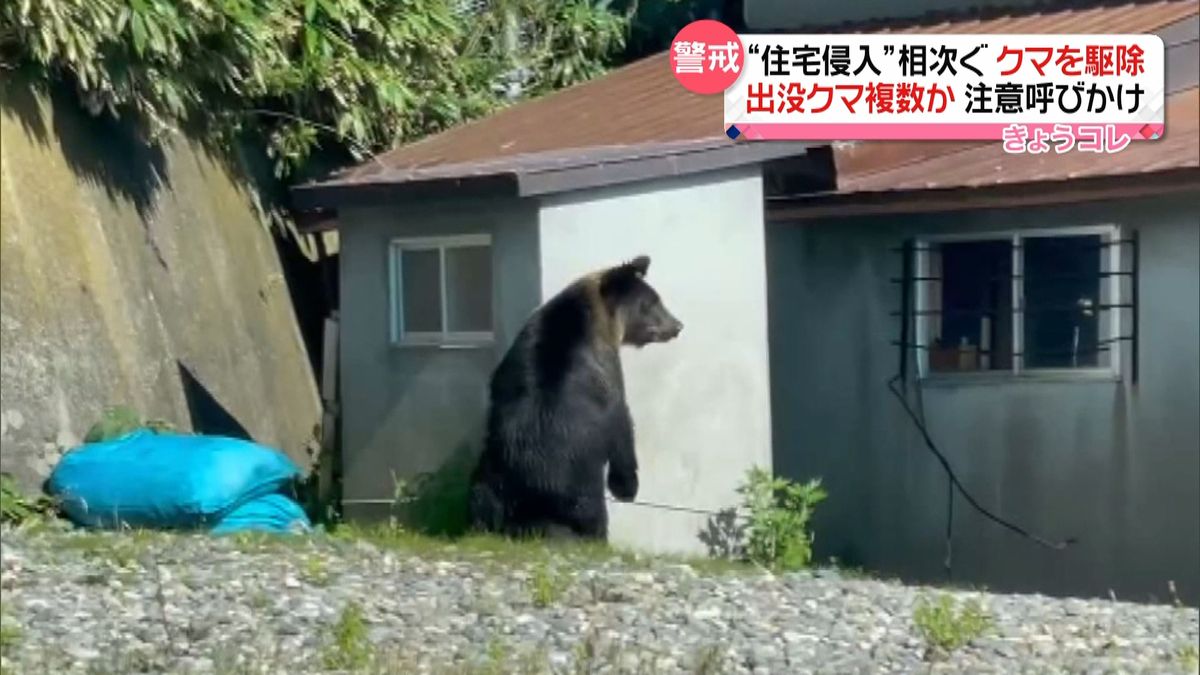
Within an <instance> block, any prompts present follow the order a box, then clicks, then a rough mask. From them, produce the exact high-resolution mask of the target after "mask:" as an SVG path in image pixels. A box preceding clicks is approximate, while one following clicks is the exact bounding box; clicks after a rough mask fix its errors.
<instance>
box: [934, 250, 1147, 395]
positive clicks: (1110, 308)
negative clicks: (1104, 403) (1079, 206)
mask: <svg viewBox="0 0 1200 675" xmlns="http://www.w3.org/2000/svg"><path fill="white" fill-rule="evenodd" d="M1120 243H1121V241H1120V238H1119V232H1118V230H1117V228H1115V227H1093V228H1072V229H1063V230H1050V231H1020V232H1008V233H999V234H977V235H971V236H969V237H967V236H946V237H929V238H926V239H923V240H921V241H918V242H917V244H916V247H915V250H916V256H917V258H916V260H917V265H916V272H917V276H916V278H915V280H914V282H915V290H916V292H915V294H914V295H915V298H916V319H917V320H916V333H917V335H916V337H917V344H919V345H922V349H920V350H919V356H920V366H921V373H922V374H923V375H931V374H932V375H939V374H948V373H964V372H967V373H979V372H986V371H992V372H1009V373H1020V372H1053V371H1063V370H1066V371H1085V370H1090V371H1115V370H1116V367H1117V361H1118V356H1119V354H1120V350H1119V349H1118V346H1119V344H1120V343H1119V340H1120V338H1119V335H1120V316H1121V313H1120V310H1121V308H1123V307H1124V305H1123V304H1122V303H1121V297H1122V295H1123V293H1122V278H1123V277H1122V275H1123V274H1124V273H1123V272H1121V271H1120V270H1121V269H1122V265H1121V256H1122V252H1121V246H1120Z"/></svg>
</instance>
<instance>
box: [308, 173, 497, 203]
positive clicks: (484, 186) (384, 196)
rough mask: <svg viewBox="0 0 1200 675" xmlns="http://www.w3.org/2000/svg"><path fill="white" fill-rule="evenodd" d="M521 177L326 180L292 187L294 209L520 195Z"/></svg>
mask: <svg viewBox="0 0 1200 675" xmlns="http://www.w3.org/2000/svg"><path fill="white" fill-rule="evenodd" d="M517 190H518V183H517V176H516V174H514V173H512V172H498V173H494V174H478V175H472V176H456V177H450V178H427V179H421V180H411V181H394V180H380V181H361V180H356V181H353V182H339V181H336V180H334V181H325V182H320V183H313V184H309V185H299V186H296V187H293V188H292V189H291V195H292V208H293V209H295V210H297V211H315V210H327V209H342V208H356V207H371V206H382V205H387V204H395V203H396V202H398V201H399V202H404V201H411V200H415V199H422V200H429V199H447V198H460V197H463V196H465V194H464V193H469V196H471V197H485V198H486V197H513V196H516V195H517Z"/></svg>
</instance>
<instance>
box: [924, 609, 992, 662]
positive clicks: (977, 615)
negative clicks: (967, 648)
mask: <svg viewBox="0 0 1200 675" xmlns="http://www.w3.org/2000/svg"><path fill="white" fill-rule="evenodd" d="M991 623H992V620H991V617H990V616H989V615H988V614H987V612H985V611H984V609H983V608H982V607H981V606H980V605H979V602H978V601H976V600H974V599H972V600H966V601H965V602H963V603H962V605H961V607H959V606H958V603H956V602H955V601H954V599H953V598H952V597H951V596H950V595H948V594H945V593H943V594H940V595H939V596H938V597H937V599H936V600H930V599H928V598H926V597H922V598H920V599H919V600H918V601H917V604H916V606H915V607H914V608H913V625H915V626H916V628H917V631H918V632H920V634H921V636H922V637H923V638H924V639H925V644H926V646H927V647H928V652H927V656H939V655H945V654H949V653H950V652H953V651H954V650H956V649H959V648H961V647H963V646H964V645H966V644H967V643H969V642H971V641H972V640H974V639H975V638H978V637H980V636H981V635H983V634H984V632H986V631H987V630H988V629H989V628H990V627H991Z"/></svg>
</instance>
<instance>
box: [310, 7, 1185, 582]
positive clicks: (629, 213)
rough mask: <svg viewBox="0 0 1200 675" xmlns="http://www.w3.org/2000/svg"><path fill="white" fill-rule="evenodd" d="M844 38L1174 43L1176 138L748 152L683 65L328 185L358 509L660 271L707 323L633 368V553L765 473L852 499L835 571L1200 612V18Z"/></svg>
mask: <svg viewBox="0 0 1200 675" xmlns="http://www.w3.org/2000/svg"><path fill="white" fill-rule="evenodd" d="M844 30H846V31H850V32H858V31H867V30H886V31H908V32H944V33H1064V32H1086V33H1118V32H1119V33H1126V32H1154V33H1157V34H1159V35H1160V36H1162V37H1163V40H1164V43H1165V44H1166V46H1167V68H1168V82H1167V88H1168V109H1167V111H1166V135H1165V136H1164V137H1163V138H1162V139H1159V140H1157V141H1153V142H1138V143H1134V144H1133V145H1131V146H1130V147H1129V148H1127V149H1126V150H1124V151H1123V152H1121V153H1119V154H1116V155H1110V156H1104V157H1098V156H1095V155H1090V154H1085V153H1080V152H1071V153H1066V154H1061V155H1060V154H1056V153H1050V154H1046V155H1037V156H1035V155H1007V154H1005V153H1003V152H1002V150H1001V148H1000V146H999V143H957V142H954V143H862V144H853V143H851V144H840V143H839V144H833V145H825V146H819V147H814V146H811V145H804V144H799V143H775V142H771V143H753V142H750V143H747V142H744V141H739V142H735V141H730V140H729V139H728V138H725V137H724V136H723V135H722V134H721V131H722V129H721V125H720V119H721V115H722V111H721V105H722V102H721V99H720V97H702V96H695V95H692V94H690V93H688V92H687V91H685V90H684V89H682V87H680V86H679V85H678V84H677V83H676V82H675V81H674V78H673V77H672V76H671V73H670V68H669V66H668V59H667V57H666V55H665V54H663V55H659V56H655V57H651V58H649V59H645V60H643V61H640V62H637V63H634V64H631V65H629V66H626V67H624V68H621V69H618V70H615V71H613V72H612V73H610V74H608V75H606V76H604V77H602V78H599V79H597V80H595V81H592V82H589V83H585V84H581V85H578V86H575V87H572V88H570V89H567V90H564V91H562V92H558V93H555V94H552V95H549V96H546V97H544V98H541V99H538V100H535V101H530V102H526V103H521V104H519V105H515V106H513V107H511V108H508V109H506V110H504V111H501V112H499V113H497V114H495V115H493V116H491V117H489V118H487V119H484V120H480V121H478V122H474V123H471V124H466V125H463V126H461V127H458V128H455V129H451V130H448V131H446V132H444V133H441V134H438V135H436V136H433V137H431V138H429V139H426V140H423V141H420V142H417V143H414V144H411V145H408V146H404V147H401V148H398V149H396V150H395V151H392V152H390V153H387V154H385V155H382V156H380V157H378V158H376V159H374V160H372V161H370V162H367V163H365V164H363V165H360V166H357V167H354V168H352V169H350V170H348V171H346V172H344V173H342V174H339V175H335V176H333V177H331V178H330V179H329V180H326V181H323V182H321V183H317V184H313V185H308V186H303V187H301V188H299V189H297V191H296V199H297V205H298V206H299V207H301V208H324V209H334V210H336V214H337V217H336V221H335V222H336V224H337V227H338V228H339V231H340V237H341V254H342V261H341V282H340V288H341V308H340V311H341V321H342V330H341V333H342V338H341V355H340V359H341V391H342V393H341V397H342V404H341V410H342V413H343V420H342V423H343V436H342V451H343V463H344V474H345V485H344V495H345V510H346V513H347V514H348V515H349V516H351V517H355V516H367V515H370V514H372V513H381V512H386V510H387V508H388V507H389V505H390V504H391V502H392V501H393V495H394V482H393V481H394V478H396V477H404V476H409V475H412V474H414V473H418V472H424V471H433V470H437V469H438V468H439V467H441V466H444V465H445V464H446V463H447V462H448V461H452V458H454V457H468V458H469V457H470V456H471V454H472V453H473V452H474V451H475V450H477V448H478V443H479V441H480V439H481V435H482V424H483V415H484V411H485V410H486V404H487V399H486V397H487V388H486V385H487V380H488V376H489V375H490V372H491V369H492V368H493V367H494V365H495V363H496V362H497V359H498V358H499V357H500V356H501V355H502V354H503V351H504V350H505V349H506V348H507V346H508V344H509V341H511V339H512V337H513V336H514V334H515V332H516V331H517V330H518V329H519V328H520V326H521V324H522V323H523V321H524V320H525V318H526V317H527V316H528V315H529V313H530V312H531V311H532V310H533V309H534V308H535V307H536V306H537V305H538V304H539V303H540V302H542V301H543V300H545V299H547V298H548V297H550V296H551V295H553V294H554V293H556V292H557V291H558V290H559V289H561V288H562V287H563V286H564V285H565V284H566V283H568V282H569V281H570V280H572V279H573V278H575V277H576V276H578V275H580V274H583V273H586V272H588V271H591V270H593V269H595V268H598V267H603V266H607V265H611V264H613V263H615V262H619V261H621V260H623V259H626V258H629V257H632V256H633V255H636V254H641V253H645V254H648V255H650V256H651V258H652V260H653V262H652V265H651V268H650V273H649V277H648V278H649V281H650V282H651V283H652V284H653V285H654V286H655V287H656V288H657V289H658V290H659V291H660V292H661V294H662V295H663V297H664V299H665V302H666V303H667V305H668V306H669V307H670V308H671V309H672V311H673V312H674V313H675V314H676V315H677V316H679V317H680V319H681V320H682V321H683V322H684V324H685V325H686V326H687V330H686V331H685V333H684V335H683V336H681V338H680V339H679V340H677V341H676V342H674V343H671V344H668V345H654V346H650V347H648V348H646V349H643V350H640V351H634V350H627V353H626V354H625V356H624V365H625V371H626V377H627V384H628V390H629V392H628V397H629V402H630V405H631V408H632V412H633V416H634V421H635V424H636V429H637V443H638V452H639V460H640V463H641V465H642V480H643V488H642V492H641V493H640V494H639V501H642V502H646V503H645V504H614V505H613V506H612V509H611V511H610V512H611V514H612V528H611V529H612V538H613V539H614V541H616V542H617V543H622V544H626V545H632V546H635V547H638V548H641V549H643V550H648V551H660V552H667V551H670V552H699V551H703V550H704V549H703V544H702V543H701V541H700V538H699V537H698V536H697V535H698V533H699V532H700V531H701V530H702V529H703V528H704V527H705V525H706V522H707V520H708V515H707V514H708V513H711V512H713V511H716V510H718V509H721V508H725V507H728V506H730V505H732V504H734V503H735V502H736V500H737V495H736V494H735V492H734V490H735V488H736V487H737V485H738V484H739V483H740V482H741V481H742V479H743V478H744V476H745V472H746V470H747V469H748V468H749V467H750V466H752V465H758V466H762V467H764V468H773V469H774V470H775V471H776V473H779V474H782V475H786V476H790V477H793V478H797V479H807V478H810V477H814V476H820V477H822V478H823V479H824V480H825V483H826V485H827V487H828V488H829V491H830V498H829V500H828V501H827V502H825V503H824V504H822V506H821V507H820V508H819V509H818V516H817V522H816V529H817V541H816V548H817V554H818V556H819V557H821V558H822V559H828V558H829V557H837V558H839V559H840V560H841V561H843V562H846V563H850V564H855V565H863V566H865V567H867V568H870V569H875V570H879V571H883V572H889V573H896V574H900V575H902V576H904V577H906V578H910V579H918V580H921V579H938V580H940V579H944V578H945V576H946V574H947V568H946V566H945V564H944V562H945V561H946V560H947V552H948V550H949V551H950V552H951V553H952V555H951V556H950V558H949V559H950V560H951V563H952V564H951V566H950V571H951V572H952V574H953V578H954V579H958V580H965V581H971V582H975V583H983V584H988V585H991V586H993V587H994V588H998V589H1009V590H1036V591H1040V592H1047V593H1080V594H1102V593H1106V592H1107V591H1108V589H1114V590H1115V591H1116V592H1117V593H1118V594H1119V595H1120V596H1122V597H1136V598H1148V597H1150V596H1157V597H1159V598H1160V599H1161V598H1163V597H1166V594H1167V593H1168V582H1174V585H1175V588H1176V592H1177V593H1179V594H1180V595H1181V596H1182V597H1184V598H1185V599H1187V600H1188V601H1189V602H1193V603H1194V602H1197V601H1198V600H1200V429H1198V428H1197V425H1196V421H1195V420H1196V417H1197V410H1198V408H1200V206H1198V200H1197V199H1196V196H1197V195H1198V194H1200V158H1198V154H1200V131H1198V126H1200V125H1198V122H1197V116H1198V107H1200V106H1198V103H1200V101H1198V98H1197V67H1196V63H1197V54H1198V52H1197V47H1198V44H1200V41H1198V39H1197V2H1196V1H1195V0H1159V1H1157V2H1147V3H1138V4H1133V5H1128V6H1097V7H1090V8H1089V7H1080V8H1074V9H1062V10H1054V11H1049V10H1042V11H1039V10H1037V9H1033V8H1027V9H1019V10H1008V13H1002V14H998V15H996V16H992V17H981V16H971V17H962V18H960V19H950V20H947V18H946V17H944V16H939V17H937V18H928V19H925V20H916V21H911V22H907V23H904V24H900V23H888V24H883V25H879V24H878V23H876V24H873V25H870V26H865V25H864V26H847V27H844ZM1059 276H1061V277H1074V278H1075V280H1074V281H1066V280H1057V281H1056V280H1055V279H1054V278H1055V277H1059ZM998 279H999V280H1000V281H999V282H997V280H998ZM1035 300H1036V301H1038V302H1041V303H1042V304H1043V305H1046V306H1047V307H1057V308H1059V309H1057V310H1055V311H1057V313H1058V314H1060V315H1062V316H1058V317H1055V316H1053V313H1050V314H1047V315H1046V316H1043V317H1038V318H1034V315H1033V313H1032V312H1029V313H1028V314H1027V313H1026V310H1027V309H1028V306H1029V305H1030V304H1032V303H1034V301H1035ZM966 310H970V312H967V311H966ZM960 313H961V314H963V316H960V315H959V314H960ZM968 314H969V316H967V315H968ZM1063 317H1066V318H1065V319H1064V318H1063ZM985 319H986V320H985ZM897 375H903V377H902V378H901V379H900V380H896V376H897ZM897 381H898V382H899V384H898V385H896V389H897V390H899V391H901V392H902V393H903V397H904V398H905V401H906V402H908V404H909V405H911V406H913V407H914V408H919V409H921V411H922V416H921V417H922V423H923V424H924V425H925V426H926V428H927V429H928V430H929V432H930V435H931V437H933V438H935V439H936V442H937V445H938V446H940V450H941V451H942V452H943V453H944V454H945V455H946V456H947V457H948V458H949V460H950V463H951V465H952V466H954V467H955V470H956V472H957V477H958V478H959V480H960V481H961V483H962V484H963V485H964V486H966V487H967V488H968V489H969V491H970V492H971V494H972V496H973V497H974V498H976V499H977V500H979V502H980V503H983V504H986V505H987V506H988V508H990V509H992V510H993V511H995V512H997V513H1000V514H1002V515H1003V516H1004V517H1005V518H1007V519H1009V520H1012V521H1014V522H1019V523H1021V524H1023V525H1024V526H1026V527H1028V528H1029V529H1031V530H1033V531H1036V532H1039V533H1045V534H1047V536H1051V537H1053V536H1058V537H1068V536H1074V537H1077V538H1078V543H1076V544H1075V545H1074V546H1072V547H1070V548H1069V549H1068V550H1066V551H1057V550H1048V549H1046V548H1044V547H1041V546H1038V545H1036V544H1034V543H1032V542H1031V541H1030V540H1028V539H1026V538H1022V537H1020V536H1019V535H1017V534H1014V533H1013V532H1012V531H1011V530H1008V529H1005V528H1003V527H999V526H996V525H995V523H992V522H989V521H988V520H986V519H985V518H984V517H983V516H981V515H980V514H978V513H977V512H975V511H972V510H971V509H970V507H969V506H968V505H967V504H966V502H965V501H964V500H963V499H962V496H961V494H954V493H951V492H950V491H949V485H948V479H947V475H946V474H945V473H944V471H943V470H942V467H941V465H940V463H939V462H938V461H937V459H936V458H935V457H934V456H933V455H932V454H931V453H929V452H928V451H927V448H926V447H925V445H924V441H923V436H922V434H921V433H920V432H919V429H918V426H917V424H914V422H913V419H912V418H910V417H909V416H908V415H907V414H906V412H905V410H904V407H903V405H902V404H901V403H900V402H899V401H898V400H897V398H896V396H895V395H893V393H892V392H891V391H889V382H892V383H893V384H895V382H897ZM664 507H671V508H664ZM947 531H949V532H950V534H951V542H952V543H953V547H952V548H949V549H948V548H947V544H948V542H947V540H946V532H947Z"/></svg>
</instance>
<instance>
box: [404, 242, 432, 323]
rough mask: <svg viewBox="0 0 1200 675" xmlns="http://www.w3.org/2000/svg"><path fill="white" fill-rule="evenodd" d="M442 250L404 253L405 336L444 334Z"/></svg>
mask: <svg viewBox="0 0 1200 675" xmlns="http://www.w3.org/2000/svg"><path fill="white" fill-rule="evenodd" d="M439 266H440V263H439V261H438V251H437V250H436V249H434V250H426V251H408V250H405V251H402V252H401V254H400V283H401V288H402V289H403V291H404V294H403V301H402V302H403V304H402V307H403V311H404V323H403V330H404V332H405V333H440V332H442V300H441V280H440V278H439V276H440V275H439Z"/></svg>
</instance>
